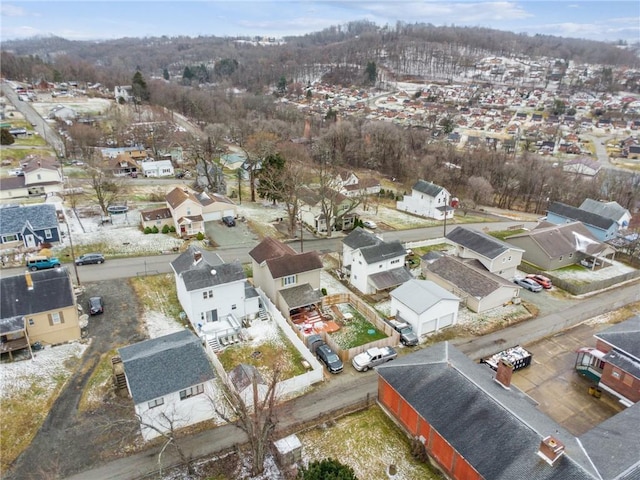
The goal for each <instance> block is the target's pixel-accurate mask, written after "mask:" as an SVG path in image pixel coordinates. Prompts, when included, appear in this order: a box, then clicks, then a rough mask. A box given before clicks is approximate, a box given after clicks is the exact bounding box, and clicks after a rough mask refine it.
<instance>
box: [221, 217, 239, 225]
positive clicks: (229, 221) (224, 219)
mask: <svg viewBox="0 0 640 480" xmlns="http://www.w3.org/2000/svg"><path fill="white" fill-rule="evenodd" d="M222 223H224V224H225V225H226V226H227V227H235V226H236V219H235V218H233V217H231V216H229V217H222Z"/></svg>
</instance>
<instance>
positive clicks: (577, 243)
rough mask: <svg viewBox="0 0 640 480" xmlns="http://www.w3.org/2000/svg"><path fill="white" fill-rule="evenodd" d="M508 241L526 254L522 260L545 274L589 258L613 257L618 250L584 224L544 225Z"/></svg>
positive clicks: (509, 238)
mask: <svg viewBox="0 0 640 480" xmlns="http://www.w3.org/2000/svg"><path fill="white" fill-rule="evenodd" d="M505 240H506V241H507V242H509V243H511V244H513V245H515V246H516V247H519V248H521V249H523V250H524V254H523V256H522V259H523V260H524V261H526V262H528V263H530V264H532V265H535V266H536V267H539V268H541V269H542V270H556V269H558V268H562V267H566V266H567V265H573V264H576V263H579V262H580V260H583V259H585V258H597V259H606V258H608V257H613V255H614V254H615V249H614V248H613V247H611V246H609V245H607V244H605V243H602V242H600V241H598V239H597V238H595V237H594V236H593V234H592V233H591V232H590V231H589V230H588V229H587V227H585V226H584V225H583V224H582V223H580V222H572V223H565V224H562V225H554V224H552V223H548V222H542V223H541V224H539V225H538V226H537V227H536V228H534V229H533V230H530V231H528V232H524V233H519V234H517V235H511V236H510V237H507V238H505Z"/></svg>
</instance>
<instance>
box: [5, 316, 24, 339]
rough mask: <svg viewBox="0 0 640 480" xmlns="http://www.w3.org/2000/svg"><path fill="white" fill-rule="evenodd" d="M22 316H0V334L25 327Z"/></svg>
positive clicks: (17, 330)
mask: <svg viewBox="0 0 640 480" xmlns="http://www.w3.org/2000/svg"><path fill="white" fill-rule="evenodd" d="M24 323H25V321H24V316H22V315H19V316H17V317H7V318H0V335H7V334H9V333H14V332H19V331H21V330H25V329H26V328H27V327H26V325H25V324H24Z"/></svg>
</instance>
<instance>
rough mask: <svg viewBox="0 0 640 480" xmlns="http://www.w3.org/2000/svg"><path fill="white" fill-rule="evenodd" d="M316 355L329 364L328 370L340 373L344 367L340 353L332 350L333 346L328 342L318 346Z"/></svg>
mask: <svg viewBox="0 0 640 480" xmlns="http://www.w3.org/2000/svg"><path fill="white" fill-rule="evenodd" d="M316 356H317V357H318V360H320V361H321V362H322V363H324V364H325V365H326V366H327V370H329V372H331V373H340V372H341V371H342V369H343V368H344V365H343V364H342V360H340V357H339V356H338V354H337V353H336V352H334V351H333V350H331V347H329V345H327V344H326V343H325V344H324V345H320V346H319V347H318V348H316Z"/></svg>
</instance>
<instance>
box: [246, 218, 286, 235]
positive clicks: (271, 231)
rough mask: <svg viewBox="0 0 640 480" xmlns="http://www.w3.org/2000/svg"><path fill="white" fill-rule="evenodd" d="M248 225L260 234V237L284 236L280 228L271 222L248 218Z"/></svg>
mask: <svg viewBox="0 0 640 480" xmlns="http://www.w3.org/2000/svg"><path fill="white" fill-rule="evenodd" d="M247 225H248V227H249V229H250V230H251V231H253V232H255V233H256V235H258V238H260V239H264V238H267V237H272V238H283V236H282V235H281V234H280V232H278V230H277V229H276V228H275V227H274V226H273V225H271V224H270V223H263V222H256V221H254V220H251V219H250V218H247Z"/></svg>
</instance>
